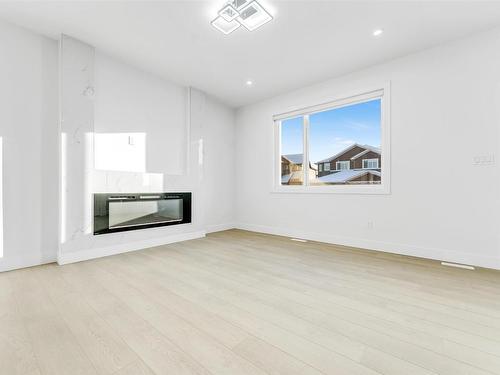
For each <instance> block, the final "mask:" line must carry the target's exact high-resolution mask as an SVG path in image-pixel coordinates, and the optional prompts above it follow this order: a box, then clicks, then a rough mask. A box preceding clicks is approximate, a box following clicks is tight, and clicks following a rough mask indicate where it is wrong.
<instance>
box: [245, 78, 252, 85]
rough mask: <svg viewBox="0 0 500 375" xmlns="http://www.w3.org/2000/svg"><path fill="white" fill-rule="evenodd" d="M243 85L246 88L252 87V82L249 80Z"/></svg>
mask: <svg viewBox="0 0 500 375" xmlns="http://www.w3.org/2000/svg"><path fill="white" fill-rule="evenodd" d="M245 84H246V85H247V86H252V85H253V81H252V80H250V79H249V80H248V81H246V82H245Z"/></svg>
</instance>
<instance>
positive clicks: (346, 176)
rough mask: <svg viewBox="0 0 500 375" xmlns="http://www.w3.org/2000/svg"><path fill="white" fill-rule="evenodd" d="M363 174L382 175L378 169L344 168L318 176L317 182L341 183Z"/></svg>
mask: <svg viewBox="0 0 500 375" xmlns="http://www.w3.org/2000/svg"><path fill="white" fill-rule="evenodd" d="M365 174H373V175H374V176H379V177H380V176H382V174H381V173H380V172H379V171H374V170H367V169H344V170H342V171H340V172H336V173H330V174H327V175H326V176H323V177H319V178H318V179H317V180H318V181H319V182H326V183H342V182H348V181H351V180H354V179H355V178H358V177H361V176H364V175H365Z"/></svg>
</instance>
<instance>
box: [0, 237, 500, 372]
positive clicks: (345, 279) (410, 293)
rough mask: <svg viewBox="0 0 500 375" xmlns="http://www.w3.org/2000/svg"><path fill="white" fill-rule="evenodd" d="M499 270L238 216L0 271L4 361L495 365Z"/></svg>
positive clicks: (176, 368) (156, 368) (219, 366)
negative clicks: (451, 264) (286, 230)
mask: <svg viewBox="0 0 500 375" xmlns="http://www.w3.org/2000/svg"><path fill="white" fill-rule="evenodd" d="M499 297H500V272H496V271H489V270H476V271H468V270H461V269H451V268H445V267H442V266H441V265H440V264H439V263H438V262H434V261H428V260H422V259H416V258H409V257H404V256H397V255H389V254H384V253H378V252H369V251H362V250H356V249H348V248H345V247H341V246H332V245H325V244H319V243H314V242H308V243H300V242H293V241H290V240H289V239H287V238H284V237H276V236H269V235H263V234H256V233H250V232H244V231H238V230H232V231H226V232H220V233H215V234H211V235H209V236H208V237H207V238H203V239H199V240H193V241H187V242H183V243H177V244H171V245H166V246H160V247H156V248H152V249H148V250H144V251H138V252H134V253H128V254H122V255H117V256H113V257H108V258H102V259H97V260H92V261H87V262H82V263H77V264H71V265H67V266H57V265H46V266H40V267H34V268H29V269H24V270H18V271H12V272H7V273H2V274H0V373H1V374H2V375H3V374H5V375H28V374H29V375H35V374H36V375H79V374H103V375H111V374H116V375H146V374H147V375H152V374H158V375H170V374H172V375H184V374H196V375H209V374H212V375H219V374H222V375H225V374H227V375H250V374H251V375H260V374H273V375H275V374H276V375H277V374H283V375H320V374H325V375H334V374H348V375H355V374H398V375H400V374H402V375H411V374H450V375H460V374H500V298H499Z"/></svg>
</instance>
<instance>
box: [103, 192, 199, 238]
mask: <svg viewBox="0 0 500 375" xmlns="http://www.w3.org/2000/svg"><path fill="white" fill-rule="evenodd" d="M190 222H191V193H126V194H123V193H117V194H101V193H99V194H97V193H96V194H94V234H105V233H114V232H123V231H128V230H136V229H145V228H154V227H161V226H165V225H176V224H186V223H190Z"/></svg>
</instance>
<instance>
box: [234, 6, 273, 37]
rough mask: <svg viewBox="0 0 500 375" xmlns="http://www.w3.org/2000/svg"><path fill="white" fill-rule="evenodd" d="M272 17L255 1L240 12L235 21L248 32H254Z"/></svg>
mask: <svg viewBox="0 0 500 375" xmlns="http://www.w3.org/2000/svg"><path fill="white" fill-rule="evenodd" d="M272 19H273V17H272V16H271V15H270V14H269V13H268V12H267V11H266V10H265V9H264V8H263V7H262V5H260V4H259V3H258V2H257V1H252V2H250V4H248V5H247V6H245V7H244V8H243V9H241V10H240V16H239V17H238V18H237V20H238V21H239V22H240V23H241V24H242V25H243V26H244V27H245V28H246V29H247V30H249V31H254V30H255V29H258V28H259V27H261V26H262V25H264V24H266V23H268V22H269V21H271V20H272Z"/></svg>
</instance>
